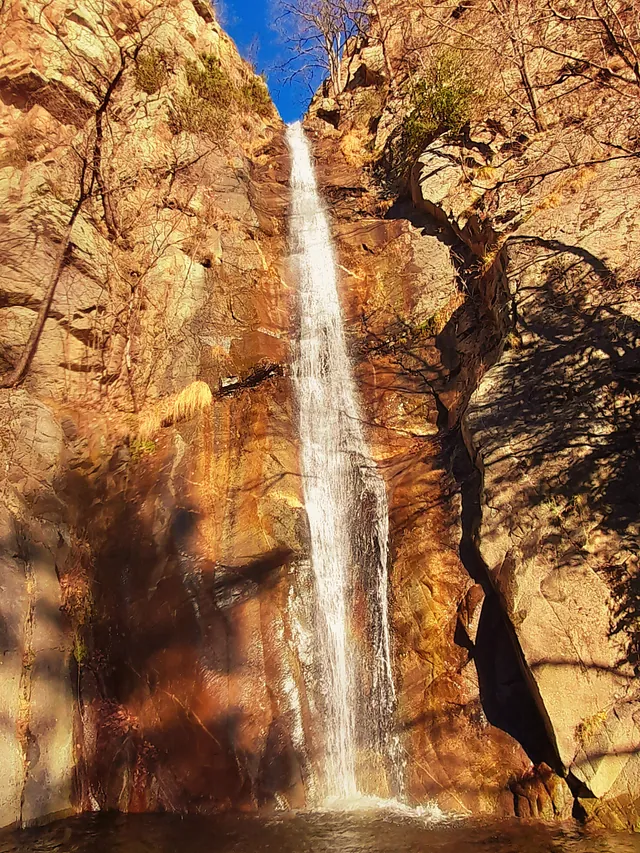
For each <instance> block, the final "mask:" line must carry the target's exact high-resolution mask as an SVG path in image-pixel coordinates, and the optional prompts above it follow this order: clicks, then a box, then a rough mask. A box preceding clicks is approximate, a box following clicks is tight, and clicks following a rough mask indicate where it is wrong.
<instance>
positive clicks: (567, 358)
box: [472, 236, 640, 672]
mask: <svg viewBox="0 0 640 853" xmlns="http://www.w3.org/2000/svg"><path fill="white" fill-rule="evenodd" d="M510 244H511V245H512V250H511V251H512V255H513V257H512V267H513V268H514V272H513V276H514V278H515V279H516V280H517V282H518V283H517V287H516V292H515V294H514V302H513V310H514V315H515V318H516V324H515V328H514V331H513V332H512V333H511V334H510V335H509V336H508V338H507V341H506V345H507V352H506V353H505V355H504V356H503V359H502V360H501V362H500V364H499V366H498V367H497V368H496V371H495V372H496V378H495V379H494V380H492V381H491V387H490V390H489V392H488V393H487V394H483V396H482V398H481V399H480V400H479V401H478V402H477V404H475V405H474V408H473V415H472V417H473V419H474V420H475V421H476V422H479V423H481V429H482V457H483V464H484V466H485V469H486V471H487V473H489V472H490V470H491V469H492V468H494V469H495V473H494V474H493V488H494V489H509V488H511V489H513V487H514V485H516V482H515V480H514V476H517V483H518V488H517V489H513V491H512V492H511V494H512V498H513V500H512V504H513V505H512V511H513V515H512V518H513V519H515V518H516V517H517V511H518V510H519V509H523V508H526V507H536V506H539V507H542V508H544V509H547V510H549V511H550V513H551V515H552V517H553V519H554V520H553V526H554V531H553V533H552V535H551V536H550V537H549V540H548V543H547V544H550V545H555V546H556V547H557V550H558V554H561V559H562V560H563V561H565V562H567V561H571V560H577V559H580V558H584V557H585V554H586V553H587V552H588V553H589V554H591V555H593V556H594V557H595V558H596V560H598V561H599V567H598V571H599V572H601V575H602V577H603V578H606V579H607V580H608V581H609V583H610V585H611V588H612V591H613V593H614V596H615V600H616V602H617V605H616V608H617V609H616V612H615V614H614V616H613V621H612V626H611V632H612V634H615V633H620V632H623V633H624V634H625V641H626V643H627V659H628V661H629V662H630V663H632V664H633V666H634V668H635V669H636V672H638V671H639V670H640V631H639V630H638V618H639V617H640V588H639V586H638V574H637V571H638V567H637V562H636V561H637V556H638V545H637V542H638V539H637V537H638V535H639V533H640V530H639V526H638V522H639V514H638V507H639V506H640V448H639V446H638V436H639V435H640V360H639V358H638V345H639V343H640V322H638V320H637V319H635V317H634V316H632V314H631V313H630V312H629V311H628V308H627V306H628V304H629V300H630V295H631V294H632V292H633V290H634V289H635V288H636V287H637V284H635V285H634V283H633V282H627V283H621V282H619V281H618V280H617V279H616V277H615V275H614V274H613V273H612V272H611V271H610V270H609V269H608V268H607V266H606V264H605V263H604V262H603V261H602V260H601V259H599V258H597V257H595V256H594V255H592V254H591V253H590V252H588V251H587V250H585V249H583V248H581V247H575V246H569V245H566V244H564V243H561V242H559V241H557V240H543V239H541V238H539V237H528V236H521V237H517V238H513V239H512V241H511V243H510ZM541 277H542V281H541ZM504 463H508V464H504ZM502 472H505V473H504V474H503V473H502ZM505 477H506V478H507V479H506V481H505ZM489 500H491V498H489ZM510 500H511V498H510ZM486 535H487V534H486V533H485V534H484V536H485V537H486ZM612 536H613V537H614V539H612V538H611V537H612ZM612 543H613V544H612ZM527 547H528V546H527V545H526V541H524V540H523V544H522V548H523V549H524V550H523V554H524V556H525V557H526V556H527V552H526V549H527ZM538 547H539V545H538V543H537V542H536V541H535V540H534V539H532V540H531V544H530V550H531V549H533V550H532V551H531V553H529V554H528V556H533V554H534V552H535V549H537V548H538ZM618 551H619V553H620V557H619V558H616V556H615V554H616V552H618ZM634 555H635V558H634ZM634 563H635V566H634Z"/></svg>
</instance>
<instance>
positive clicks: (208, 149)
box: [0, 0, 303, 825]
mask: <svg viewBox="0 0 640 853" xmlns="http://www.w3.org/2000/svg"><path fill="white" fill-rule="evenodd" d="M1 14H2V33H3V35H2V41H3V54H2V60H1V61H0V97H1V100H0V167H1V168H0V192H1V193H2V238H1V245H2V248H1V249H0V263H1V265H2V274H1V276H2V293H1V297H0V315H1V319H0V345H1V348H2V358H3V368H4V374H3V381H2V384H3V386H4V387H3V389H2V390H1V391H0V406H1V408H2V413H1V415H0V422H1V424H2V427H1V430H2V433H1V434H2V445H1V446H2V471H3V479H2V506H3V509H2V543H3V556H2V560H3V562H2V581H1V583H2V588H3V596H2V599H3V603H2V637H3V646H2V649H3V657H2V691H1V694H0V695H1V697H2V699H1V701H2V716H1V720H2V729H3V732H2V739H1V747H0V749H1V754H0V767H1V768H2V779H3V781H2V786H1V793H0V824H2V825H7V824H11V823H16V822H22V823H27V822H30V821H33V820H36V819H40V818H42V817H44V816H50V815H52V814H59V813H63V812H66V811H69V810H76V809H99V808H119V809H123V810H129V811H131V810H133V811H136V810H138V811H139V810H144V809H158V808H160V809H171V810H187V809H191V810H199V809H204V810H206V809H212V808H220V807H224V806H228V805H238V806H241V805H247V806H251V807H254V806H256V805H258V804H260V803H262V802H263V801H265V802H271V801H272V800H273V798H274V796H276V795H280V794H282V796H283V797H285V796H286V797H287V798H288V800H287V801H288V802H290V803H291V804H293V805H299V804H300V803H301V796H302V795H301V794H300V793H299V789H300V788H301V783H300V769H299V767H298V765H297V763H296V760H295V757H294V753H293V749H292V746H291V735H290V734H289V730H288V729H286V728H285V727H284V726H283V724H282V722H281V721H282V719H288V718H291V719H292V720H294V721H297V716H296V715H298V716H299V715H301V714H302V713H303V709H301V708H299V707H298V706H297V705H295V703H294V699H295V697H293V698H292V696H290V690H289V688H288V686H287V685H288V684H289V681H291V679H293V678H294V675H295V673H294V674H292V672H291V668H292V667H293V666H294V665H295V662H294V661H293V660H292V659H290V655H288V654H287V651H286V649H287V644H289V643H291V642H292V640H291V638H290V636H289V633H288V631H289V629H288V626H287V621H286V614H285V610H286V607H285V605H286V604H287V601H288V597H289V595H290V576H289V565H290V562H291V555H292V554H293V553H294V552H296V553H299V552H300V550H301V549H300V544H299V540H300V530H301V526H302V516H301V499H300V494H299V482H298V478H297V474H296V470H297V456H296V452H295V438H294V434H293V430H292V425H291V399H290V393H289V383H288V379H287V378H286V376H285V373H286V371H285V370H284V367H283V366H284V365H285V364H286V361H287V357H288V356H287V353H288V341H289V329H290V317H289V311H290V307H289V296H288V289H287V286H286V285H285V283H284V278H283V274H284V267H285V251H284V241H283V236H282V235H283V229H284V214H285V211H286V204H287V192H286V188H285V186H284V184H285V182H286V180H287V173H288V167H287V165H286V159H285V156H284V152H283V145H282V141H281V122H280V120H279V118H278V116H277V114H276V112H275V109H274V108H273V106H272V105H271V102H270V100H269V98H268V95H267V93H266V89H265V87H264V85H263V83H262V81H261V80H260V79H259V78H256V77H255V76H254V75H253V72H252V71H251V69H250V68H249V67H248V66H247V65H246V64H245V63H244V62H243V61H242V60H241V59H240V57H239V55H238V54H237V52H236V49H235V46H234V45H233V44H232V42H231V41H230V40H229V38H228V37H227V36H226V35H225V34H224V32H223V31H222V30H221V29H220V27H219V26H218V24H217V22H216V21H215V20H214V17H213V14H212V12H211V10H210V8H209V6H208V4H206V3H200V2H197V3H195V2H194V3H192V2H190V0H180V1H179V2H170V3H164V2H163V3H162V4H153V3H139V2H131V3H128V2H117V0H116V2H113V3H111V2H107V3H93V2H87V3H81V4H79V5H78V4H76V3H66V2H64V1H63V2H54V3H53V4H52V3H43V4H39V3H30V4H26V5H25V4H22V3H19V2H16V3H13V2H11V3H8V4H7V3H4V4H3V6H2V12H1ZM39 323H41V329H40V328H38V325H39ZM34 332H35V333H36V334H34ZM288 690H289V692H288ZM296 724H297V723H296ZM291 730H292V731H294V732H295V731H296V729H295V726H292V727H291Z"/></svg>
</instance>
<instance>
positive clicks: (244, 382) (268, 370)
mask: <svg viewBox="0 0 640 853" xmlns="http://www.w3.org/2000/svg"><path fill="white" fill-rule="evenodd" d="M275 376H284V366H283V365H282V364H272V363H271V362H266V363H263V364H258V365H256V366H255V367H253V368H252V369H251V370H250V371H249V373H248V374H247V375H246V376H244V377H240V376H229V377H227V378H226V379H221V380H220V387H219V390H218V396H219V397H225V396H228V395H229V394H235V393H237V392H238V391H243V390H245V389H246V388H255V387H256V386H257V385H260V384H261V383H262V382H265V381H266V380H267V379H272V378H273V377H275Z"/></svg>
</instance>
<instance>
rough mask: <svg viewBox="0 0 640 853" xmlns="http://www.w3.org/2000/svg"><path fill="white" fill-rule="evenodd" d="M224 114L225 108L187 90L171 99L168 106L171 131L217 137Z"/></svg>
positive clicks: (222, 126) (220, 130)
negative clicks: (222, 108) (221, 108)
mask: <svg viewBox="0 0 640 853" xmlns="http://www.w3.org/2000/svg"><path fill="white" fill-rule="evenodd" d="M226 115H227V113H226V111H225V110H220V109H218V108H217V107H215V106H214V105H213V104H210V103H209V101H205V100H204V99H203V98H199V97H198V96H197V95H194V93H193V92H192V91H187V92H183V93H182V94H179V95H176V96H175V97H174V99H173V103H172V104H171V107H170V108H169V128H170V129H171V132H172V133H182V132H183V131H186V132H187V133H206V134H207V135H208V136H210V137H211V138H212V139H218V138H219V137H220V136H221V134H222V132H223V130H224V127H225V116H226Z"/></svg>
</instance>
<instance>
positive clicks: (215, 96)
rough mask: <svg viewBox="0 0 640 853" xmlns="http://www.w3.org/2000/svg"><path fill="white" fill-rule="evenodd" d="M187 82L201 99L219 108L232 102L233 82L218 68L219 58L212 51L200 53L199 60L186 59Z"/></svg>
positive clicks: (224, 107) (225, 107)
mask: <svg viewBox="0 0 640 853" xmlns="http://www.w3.org/2000/svg"><path fill="white" fill-rule="evenodd" d="M186 69H187V83H188V84H189V86H190V88H191V89H192V91H193V92H194V93H195V94H196V95H197V96H198V97H199V98H202V100H203V101H207V102H208V103H210V104H212V105H213V106H215V107H218V108H219V109H228V108H229V107H230V106H231V104H232V102H233V88H234V87H233V84H232V83H231V80H230V79H229V77H228V76H227V75H226V74H225V73H224V71H223V70H222V69H221V68H220V60H219V59H218V58H217V57H216V56H214V55H213V54H212V53H201V54H200V61H199V62H191V61H188V62H187V65H186Z"/></svg>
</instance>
